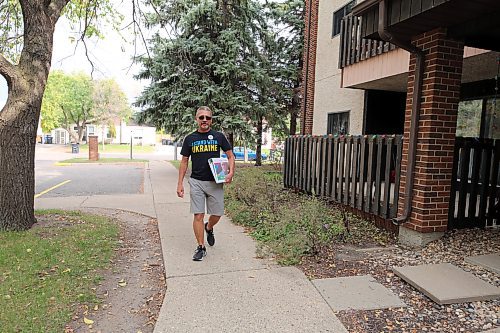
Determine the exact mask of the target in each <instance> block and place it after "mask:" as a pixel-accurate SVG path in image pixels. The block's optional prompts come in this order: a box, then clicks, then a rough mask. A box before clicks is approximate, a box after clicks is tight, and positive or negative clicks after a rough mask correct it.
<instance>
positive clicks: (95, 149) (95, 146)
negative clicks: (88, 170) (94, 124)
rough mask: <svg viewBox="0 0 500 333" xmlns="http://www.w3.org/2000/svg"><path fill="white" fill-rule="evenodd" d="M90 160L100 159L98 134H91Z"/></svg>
mask: <svg viewBox="0 0 500 333" xmlns="http://www.w3.org/2000/svg"><path fill="white" fill-rule="evenodd" d="M88 139H89V160H91V161H97V160H99V143H98V141H97V136H95V135H89V137H88Z"/></svg>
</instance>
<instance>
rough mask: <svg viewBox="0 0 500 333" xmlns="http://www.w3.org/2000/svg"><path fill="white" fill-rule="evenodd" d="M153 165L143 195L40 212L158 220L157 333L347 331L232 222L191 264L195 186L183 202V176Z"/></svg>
mask: <svg viewBox="0 0 500 333" xmlns="http://www.w3.org/2000/svg"><path fill="white" fill-rule="evenodd" d="M148 166H149V167H148V168H147V169H146V175H145V184H144V194H133V195H120V196H116V195H115V196H106V195H100V196H90V197H69V198H38V199H36V201H35V208H37V209H42V208H61V209H78V208H90V207H97V208H114V209H123V210H127V211H132V212H136V213H141V214H145V215H149V216H152V217H156V218H157V219H158V226H159V231H160V237H161V244H162V250H163V258H164V261H165V270H166V276H167V292H166V295H165V300H164V303H163V306H162V308H161V311H160V315H159V318H158V321H157V323H156V327H155V330H154V332H157V333H160V332H207V331H208V332H288V331H294V332H347V330H346V329H345V328H344V327H343V325H342V324H341V323H340V321H339V320H338V319H337V318H336V317H335V315H334V313H333V311H332V309H331V308H330V306H329V305H328V303H327V302H326V301H325V300H324V299H323V298H322V296H321V295H320V294H319V292H318V291H317V290H316V288H315V287H314V286H313V284H312V283H311V282H310V281H309V280H308V279H307V278H306V276H305V275H304V274H303V273H302V272H301V271H300V270H299V269H297V268H294V267H280V266H277V265H275V264H274V263H273V262H271V261H268V260H264V259H257V258H256V257H255V243H254V241H253V240H252V239H251V238H250V237H249V236H248V235H246V234H245V233H244V232H243V228H241V227H237V226H235V225H233V224H231V223H230V221H229V220H228V219H227V218H223V219H222V220H221V222H220V223H219V224H218V225H217V226H216V228H215V236H216V244H215V246H214V247H212V248H210V247H208V255H207V257H205V259H204V260H203V261H202V262H194V261H192V260H191V257H192V254H193V252H194V249H195V247H196V242H195V239H194V235H193V231H192V215H191V214H190V213H189V186H188V185H187V184H186V186H185V188H186V192H187V193H186V196H185V198H184V199H180V198H178V197H177V196H176V193H175V187H176V184H177V170H176V169H175V168H174V167H173V166H172V165H171V164H170V163H168V162H165V161H153V162H150V163H149V165H148ZM186 183H187V181H186Z"/></svg>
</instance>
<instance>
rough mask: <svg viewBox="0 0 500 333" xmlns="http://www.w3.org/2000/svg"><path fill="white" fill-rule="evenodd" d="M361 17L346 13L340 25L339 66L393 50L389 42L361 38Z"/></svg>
mask: <svg viewBox="0 0 500 333" xmlns="http://www.w3.org/2000/svg"><path fill="white" fill-rule="evenodd" d="M361 26H362V25H361V17H357V16H351V15H348V16H346V17H344V19H342V23H341V26H340V56H339V68H344V67H346V66H349V65H352V64H355V63H357V62H360V61H363V60H365V59H368V58H371V57H375V56H377V55H379V54H382V53H385V52H388V51H390V50H394V49H395V48H396V46H395V45H394V44H391V43H389V42H383V41H378V40H372V39H366V38H362V37H361V36H362V32H361Z"/></svg>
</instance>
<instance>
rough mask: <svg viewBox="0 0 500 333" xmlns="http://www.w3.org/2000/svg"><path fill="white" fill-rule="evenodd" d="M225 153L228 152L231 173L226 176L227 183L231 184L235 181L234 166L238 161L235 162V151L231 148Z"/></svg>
mask: <svg viewBox="0 0 500 333" xmlns="http://www.w3.org/2000/svg"><path fill="white" fill-rule="evenodd" d="M224 153H226V156H227V160H228V162H229V173H228V174H227V176H226V183H227V184H229V183H231V182H232V181H233V176H234V166H235V165H236V163H235V158H234V154H233V151H232V150H231V149H230V150H228V151H225V152H224Z"/></svg>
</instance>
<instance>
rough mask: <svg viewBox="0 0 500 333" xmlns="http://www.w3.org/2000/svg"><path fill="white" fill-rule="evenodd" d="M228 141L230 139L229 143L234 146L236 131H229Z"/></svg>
mask: <svg viewBox="0 0 500 333" xmlns="http://www.w3.org/2000/svg"><path fill="white" fill-rule="evenodd" d="M227 141H229V144H230V145H231V147H234V133H233V132H230V133H227Z"/></svg>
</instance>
